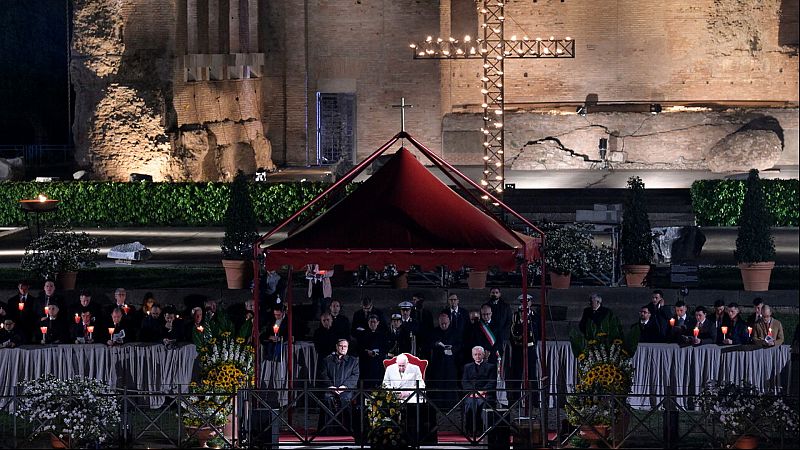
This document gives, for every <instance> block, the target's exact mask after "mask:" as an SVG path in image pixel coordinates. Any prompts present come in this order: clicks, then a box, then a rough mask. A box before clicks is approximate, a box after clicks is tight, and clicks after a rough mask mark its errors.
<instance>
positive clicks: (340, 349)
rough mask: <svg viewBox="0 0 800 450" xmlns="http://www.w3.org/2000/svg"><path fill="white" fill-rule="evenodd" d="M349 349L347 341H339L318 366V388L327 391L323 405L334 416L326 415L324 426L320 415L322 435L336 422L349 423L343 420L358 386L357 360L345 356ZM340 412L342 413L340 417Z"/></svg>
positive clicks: (346, 419)
mask: <svg viewBox="0 0 800 450" xmlns="http://www.w3.org/2000/svg"><path fill="white" fill-rule="evenodd" d="M367 326H369V323H367ZM349 348H350V343H349V342H348V340H347V339H340V340H339V342H337V343H336V353H334V354H332V355H328V356H326V357H325V359H323V360H322V364H320V371H319V377H318V378H317V380H319V381H318V382H319V384H320V387H325V388H327V389H328V390H327V392H325V395H324V399H325V404H326V406H327V407H328V409H329V410H330V411H331V412H333V414H334V416H333V417H330V415H329V414H328V418H327V420H326V421H325V423H324V424H322V416H323V414H322V413H321V414H320V424H321V425H322V426H321V427H320V429H319V431H320V432H322V433H324V432H325V431H326V430H325V429H326V428H329V427H335V424H336V420H339V421H342V423H343V424H345V425H348V423H349V421H348V419H349V417H348V418H345V416H346V415H348V414H347V413H348V412H349V411H350V401H351V400H352V399H353V390H354V389H355V388H356V386H358V379H359V377H360V371H359V367H358V358H356V357H353V356H350V355H348V354H347V351H348V349H349ZM340 411H341V412H342V414H341V415H340ZM325 414H327V412H325ZM334 418H335V419H336V420H334Z"/></svg>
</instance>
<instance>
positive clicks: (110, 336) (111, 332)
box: [108, 327, 114, 338]
mask: <svg viewBox="0 0 800 450" xmlns="http://www.w3.org/2000/svg"><path fill="white" fill-rule="evenodd" d="M108 337H109V338H113V337H114V327H108Z"/></svg>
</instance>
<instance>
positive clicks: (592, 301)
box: [578, 294, 612, 334]
mask: <svg viewBox="0 0 800 450" xmlns="http://www.w3.org/2000/svg"><path fill="white" fill-rule="evenodd" d="M611 315H612V312H611V310H610V309H608V308H606V307H605V306H603V297H601V296H600V294H592V296H591V297H589V306H588V307H586V308H584V309H583V315H582V316H581V321H580V323H579V324H578V328H579V329H580V330H581V333H584V334H586V327H587V325H588V324H589V321H590V320H591V321H592V323H594V325H595V326H596V327H599V326H600V324H601V323H602V322H603V320H604V319H605V318H606V317H609V316H611Z"/></svg>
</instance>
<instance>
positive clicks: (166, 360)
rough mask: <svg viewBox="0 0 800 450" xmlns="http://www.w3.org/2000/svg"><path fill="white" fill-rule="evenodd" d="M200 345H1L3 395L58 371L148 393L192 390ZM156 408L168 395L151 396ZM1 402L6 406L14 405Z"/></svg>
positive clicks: (60, 374) (0, 388) (0, 391)
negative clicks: (2, 346)
mask: <svg viewBox="0 0 800 450" xmlns="http://www.w3.org/2000/svg"><path fill="white" fill-rule="evenodd" d="M196 358H197V350H196V349H195V347H194V345H191V344H188V345H183V346H180V347H176V348H174V349H167V348H166V347H165V346H163V345H161V344H125V345H122V346H118V347H108V346H105V345H103V344H83V345H79V344H72V345H48V346H22V347H18V348H13V349H3V350H0V396H2V397H3V399H8V398H10V396H11V395H12V394H13V393H14V388H15V386H17V385H18V384H19V383H20V382H22V381H25V380H33V379H37V378H40V377H41V376H43V375H45V374H52V375H55V376H57V377H58V378H70V377H74V376H83V377H87V378H94V379H96V380H100V381H102V382H105V383H108V384H109V386H113V387H117V388H120V389H122V388H126V389H128V390H130V391H140V392H143V393H147V394H166V395H168V394H174V393H178V392H183V393H185V392H188V390H187V389H188V384H189V383H190V382H191V380H192V369H193V367H194V363H195V359H196ZM147 402H148V404H149V406H150V407H152V408H158V407H160V406H161V405H162V404H163V403H164V396H163V395H149V396H148V397H147ZM3 403H5V401H4V400H3V401H2V403H0V407H2V408H3V409H9V408H11V405H10V404H3Z"/></svg>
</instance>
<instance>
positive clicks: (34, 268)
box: [20, 228, 101, 289]
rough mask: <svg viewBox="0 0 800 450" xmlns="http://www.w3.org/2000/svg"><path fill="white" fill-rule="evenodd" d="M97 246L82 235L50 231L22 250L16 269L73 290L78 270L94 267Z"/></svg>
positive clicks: (65, 229)
mask: <svg viewBox="0 0 800 450" xmlns="http://www.w3.org/2000/svg"><path fill="white" fill-rule="evenodd" d="M100 243H101V241H100V239H97V238H94V237H92V236H90V235H89V234H87V233H85V232H75V231H72V230H70V229H68V228H63V229H58V230H53V231H50V232H47V233H45V234H44V235H42V236H41V237H39V238H36V239H34V240H32V241H31V242H30V243H29V244H28V245H27V246H26V247H25V255H24V256H23V257H22V261H21V262H20V267H21V268H22V269H24V270H28V271H30V272H32V273H34V274H36V275H38V276H40V277H42V278H44V279H47V278H51V279H58V280H59V283H60V284H61V287H62V288H63V289H75V277H76V274H77V272H78V270H80V269H83V268H87V267H95V266H96V265H97V264H96V262H95V260H96V259H97V256H98V254H99V253H100V248H99V246H100Z"/></svg>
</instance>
